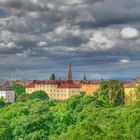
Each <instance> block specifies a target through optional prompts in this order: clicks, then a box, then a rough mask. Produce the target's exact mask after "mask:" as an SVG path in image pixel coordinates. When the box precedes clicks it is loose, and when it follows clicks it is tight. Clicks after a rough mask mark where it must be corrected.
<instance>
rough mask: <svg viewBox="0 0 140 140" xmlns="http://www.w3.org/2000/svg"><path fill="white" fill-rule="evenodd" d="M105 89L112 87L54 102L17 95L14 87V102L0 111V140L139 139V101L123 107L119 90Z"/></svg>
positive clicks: (41, 96)
mask: <svg viewBox="0 0 140 140" xmlns="http://www.w3.org/2000/svg"><path fill="white" fill-rule="evenodd" d="M114 85H120V84H119V83H118V82H115V84H114ZM103 87H104V92H103V91H102V92H101V90H102V88H103ZM109 87H112V84H111V86H107V87H106V84H105V83H103V84H102V86H101V87H100V89H99V90H97V92H96V93H95V95H94V96H87V95H85V94H81V95H77V96H72V97H71V98H70V99H68V100H67V101H65V102H57V101H49V100H48V96H47V95H45V94H46V93H43V92H42V91H40V92H34V93H32V94H31V95H27V94H25V93H23V94H18V88H19V89H20V90H23V92H24V89H23V88H21V87H18V88H17V86H16V88H17V91H16V92H17V93H16V102H15V103H13V104H6V105H5V104H2V105H1V108H0V140H137V139H140V119H139V118H140V110H139V108H140V98H138V99H137V100H136V101H135V102H133V103H132V104H131V105H128V106H124V105H123V100H122V99H123V95H120V92H119V91H120V90H122V91H121V92H123V89H122V88H121V86H119V87H118V88H117V89H120V90H119V91H118V92H115V91H114V90H108V89H109ZM112 89H114V86H113V88H112ZM105 92H109V93H110V95H109V96H108V95H106V94H105ZM19 93H20V92H19ZM115 93H116V94H115ZM115 95H116V96H115ZM109 99H110V100H109ZM116 99H118V100H116Z"/></svg>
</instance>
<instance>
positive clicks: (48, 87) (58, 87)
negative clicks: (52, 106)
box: [26, 80, 80, 100]
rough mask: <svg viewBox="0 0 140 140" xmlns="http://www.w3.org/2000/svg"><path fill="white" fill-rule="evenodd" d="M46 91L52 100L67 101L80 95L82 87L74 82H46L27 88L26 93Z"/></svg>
mask: <svg viewBox="0 0 140 140" xmlns="http://www.w3.org/2000/svg"><path fill="white" fill-rule="evenodd" d="M40 90H42V91H44V92H46V93H47V94H48V96H49V99H51V100H66V99H68V98H69V97H71V96H73V95H78V94H80V87H79V86H77V85H75V84H74V83H73V82H72V81H49V80H48V81H44V82H36V83H34V84H31V85H29V86H27V87H26V93H29V94H31V93H32V92H34V91H40Z"/></svg>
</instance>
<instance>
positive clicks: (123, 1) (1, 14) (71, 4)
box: [0, 0, 140, 80]
mask: <svg viewBox="0 0 140 140" xmlns="http://www.w3.org/2000/svg"><path fill="white" fill-rule="evenodd" d="M68 63H71V64H72V69H73V78H74V79H82V78H83V75H84V73H85V74H86V77H87V79H89V80H91V79H101V78H104V79H122V80H127V79H131V78H134V77H136V76H140V0H0V79H9V80H13V79H22V80H27V79H48V78H49V76H50V74H51V73H52V72H54V73H55V74H56V77H57V78H58V79H59V78H60V77H61V78H64V77H65V73H66V69H67V65H68Z"/></svg>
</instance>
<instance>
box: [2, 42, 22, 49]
mask: <svg viewBox="0 0 140 140" xmlns="http://www.w3.org/2000/svg"><path fill="white" fill-rule="evenodd" d="M13 48H21V46H17V45H16V44H15V43H14V42H8V43H4V42H2V43H0V49H4V50H7V49H13Z"/></svg>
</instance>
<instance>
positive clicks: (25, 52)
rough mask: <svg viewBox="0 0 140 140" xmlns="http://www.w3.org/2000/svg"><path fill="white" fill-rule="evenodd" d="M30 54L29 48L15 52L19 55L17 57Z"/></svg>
mask: <svg viewBox="0 0 140 140" xmlns="http://www.w3.org/2000/svg"><path fill="white" fill-rule="evenodd" d="M30 54H31V50H30V49H27V50H24V51H23V52H22V53H16V55H17V56H19V57H27V56H29V55H30Z"/></svg>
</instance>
